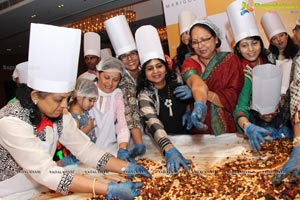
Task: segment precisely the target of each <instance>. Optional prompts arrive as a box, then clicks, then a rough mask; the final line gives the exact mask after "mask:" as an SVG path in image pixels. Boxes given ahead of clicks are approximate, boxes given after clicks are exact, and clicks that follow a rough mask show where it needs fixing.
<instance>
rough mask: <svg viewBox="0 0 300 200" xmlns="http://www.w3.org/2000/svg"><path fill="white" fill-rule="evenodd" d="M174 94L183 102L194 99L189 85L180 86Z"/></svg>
mask: <svg viewBox="0 0 300 200" xmlns="http://www.w3.org/2000/svg"><path fill="white" fill-rule="evenodd" d="M173 94H174V95H175V96H176V97H177V98H178V99H181V100H186V99H191V98H193V95H192V91H191V89H190V88H189V86H187V85H180V86H178V87H176V88H175V90H174V91H173Z"/></svg>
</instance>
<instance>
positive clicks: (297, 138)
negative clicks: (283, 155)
mask: <svg viewBox="0 0 300 200" xmlns="http://www.w3.org/2000/svg"><path fill="white" fill-rule="evenodd" d="M298 142H300V136H298V137H295V138H294V140H293V146H296V144H297V143H298Z"/></svg>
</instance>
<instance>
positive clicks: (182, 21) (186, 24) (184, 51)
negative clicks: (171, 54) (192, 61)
mask: <svg viewBox="0 0 300 200" xmlns="http://www.w3.org/2000/svg"><path fill="white" fill-rule="evenodd" d="M196 19H197V16H196V15H195V14H194V13H193V12H192V11H189V10H184V11H182V12H181V13H180V14H179V15H178V24H179V34H180V44H179V46H178V47H177V49H176V59H175V61H176V62H178V63H176V64H177V65H178V67H179V70H181V65H182V63H183V61H184V60H185V58H187V57H189V56H190V55H191V54H192V50H193V49H192V47H191V45H190V35H189V28H190V26H191V25H192V24H193V22H194V21H195V20H196Z"/></svg>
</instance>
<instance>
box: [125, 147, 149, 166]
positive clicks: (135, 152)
mask: <svg viewBox="0 0 300 200" xmlns="http://www.w3.org/2000/svg"><path fill="white" fill-rule="evenodd" d="M145 153H146V145H144V144H137V145H135V146H134V147H133V149H131V150H130V151H129V154H128V161H129V162H134V159H135V158H136V157H138V156H142V155H144V154H145Z"/></svg>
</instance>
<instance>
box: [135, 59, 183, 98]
mask: <svg viewBox="0 0 300 200" xmlns="http://www.w3.org/2000/svg"><path fill="white" fill-rule="evenodd" d="M157 59H158V60H159V61H160V62H161V63H162V64H163V65H165V67H166V71H167V73H166V77H165V79H166V82H167V83H168V85H169V86H170V87H171V88H172V89H173V88H175V87H176V86H178V85H179V84H178V83H177V74H176V73H175V72H174V71H173V70H171V69H170V68H169V67H168V63H167V62H166V61H164V60H162V59H160V58H157ZM151 60H153V59H150V60H148V61H147V62H145V63H144V64H143V66H142V69H141V72H140V74H139V76H138V78H137V88H136V96H138V94H139V93H140V92H141V91H142V90H144V89H149V90H153V89H154V87H153V83H151V82H150V81H148V79H147V77H146V72H145V69H146V65H147V64H148V63H149V62H150V61H151Z"/></svg>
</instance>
